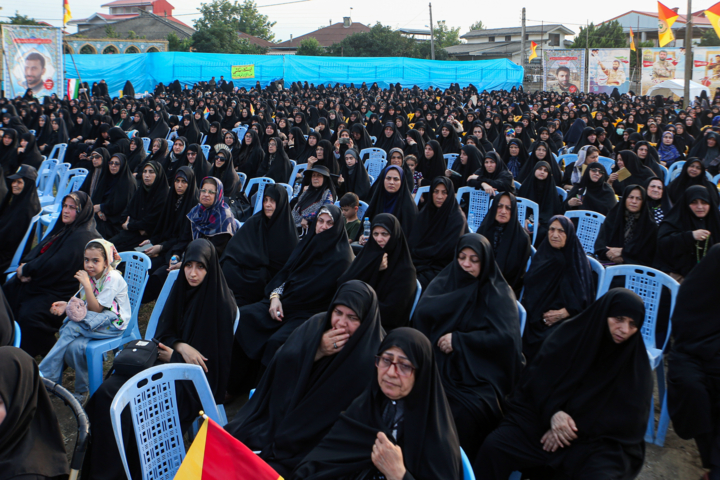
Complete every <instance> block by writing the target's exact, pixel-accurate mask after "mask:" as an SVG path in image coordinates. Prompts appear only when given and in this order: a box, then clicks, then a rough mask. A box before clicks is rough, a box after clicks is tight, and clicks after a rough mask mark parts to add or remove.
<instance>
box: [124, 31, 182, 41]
mask: <svg viewBox="0 0 720 480" xmlns="http://www.w3.org/2000/svg"><path fill="white" fill-rule="evenodd" d="M127 38H128V40H143V39H145V38H146V37H145V35H138V34H137V33H135V32H133V31H132V30H129V31H128V34H127ZM176 38H177V36H176Z"/></svg>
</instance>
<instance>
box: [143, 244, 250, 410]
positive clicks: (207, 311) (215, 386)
mask: <svg viewBox="0 0 720 480" xmlns="http://www.w3.org/2000/svg"><path fill="white" fill-rule="evenodd" d="M191 261H194V262H199V263H201V264H202V265H203V266H204V267H205V270H206V274H205V279H204V280H203V282H202V283H201V284H200V285H198V286H197V287H192V286H190V284H189V283H188V281H187V278H185V265H187V264H188V262H191ZM236 316H237V306H236V304H235V299H234V298H233V294H232V292H231V291H230V288H228V286H227V283H225V277H224V276H223V273H222V270H221V269H220V263H219V262H218V258H217V253H216V251H215V247H214V246H213V244H212V243H210V241H208V240H206V239H204V238H199V239H197V240H193V241H192V242H190V244H189V245H188V247H187V250H186V251H185V256H184V258H183V262H182V266H181V267H180V271H179V273H178V277H177V280H175V283H174V284H173V288H172V290H171V291H170V295H169V297H168V299H167V302H166V303H165V308H163V311H162V313H161V314H160V320H159V321H158V326H157V331H156V332H155V337H156V338H157V339H158V340H159V341H160V342H162V343H163V344H164V345H167V346H172V345H174V344H175V343H176V342H183V343H187V344H188V345H190V346H191V347H193V348H194V349H196V350H197V351H198V352H200V353H201V354H202V355H203V356H204V357H205V358H207V360H206V362H207V366H208V371H207V373H206V374H205V375H206V377H207V380H208V383H209V384H210V389H211V390H212V392H213V397H214V398H215V401H216V402H218V403H221V402H222V401H224V399H225V390H226V386H227V381H228V378H229V376H230V355H231V353H232V343H233V323H234V321H235V317H236ZM171 362H174V363H183V362H184V360H183V357H182V355H180V354H179V353H178V352H177V350H176V351H174V352H173V355H172V359H171Z"/></svg>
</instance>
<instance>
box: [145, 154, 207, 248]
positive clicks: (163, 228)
mask: <svg viewBox="0 0 720 480" xmlns="http://www.w3.org/2000/svg"><path fill="white" fill-rule="evenodd" d="M177 177H183V178H185V181H187V184H188V186H187V189H186V190H185V193H184V194H183V195H182V196H180V195H178V194H177V192H176V191H175V186H174V182H175V180H174V179H173V186H172V187H170V190H169V193H168V196H167V200H166V202H165V205H164V206H163V211H162V213H161V214H160V218H158V221H157V227H156V228H155V229H154V230H153V234H152V235H151V237H150V240H151V242H152V244H153V245H160V244H165V245H167V246H168V247H170V246H172V245H175V243H176V242H177V241H178V239H179V238H180V236H181V235H182V234H183V233H184V232H187V231H188V230H189V229H190V220H188V218H187V214H188V213H189V212H190V210H192V209H193V208H194V207H195V206H196V205H197V204H198V196H199V193H198V188H197V184H196V183H195V174H194V173H193V171H192V169H191V168H190V167H187V166H186V167H180V168H179V169H178V171H177V173H176V174H175V178H177ZM165 245H164V246H163V252H164V253H165V254H166V256H167V253H168V250H169V248H165Z"/></svg>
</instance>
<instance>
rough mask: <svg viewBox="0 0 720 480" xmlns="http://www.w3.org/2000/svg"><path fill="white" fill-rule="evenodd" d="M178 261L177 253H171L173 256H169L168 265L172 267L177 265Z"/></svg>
mask: <svg viewBox="0 0 720 480" xmlns="http://www.w3.org/2000/svg"><path fill="white" fill-rule="evenodd" d="M179 261H180V257H178V256H177V255H173V256H172V257H171V258H170V266H171V267H174V266H175V265H177V263H178V262H179Z"/></svg>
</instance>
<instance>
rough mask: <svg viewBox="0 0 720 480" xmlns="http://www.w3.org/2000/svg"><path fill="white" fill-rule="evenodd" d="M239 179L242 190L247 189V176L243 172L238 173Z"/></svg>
mask: <svg viewBox="0 0 720 480" xmlns="http://www.w3.org/2000/svg"><path fill="white" fill-rule="evenodd" d="M238 178H239V179H240V189H241V190H242V189H243V188H245V182H247V175H246V174H244V173H243V172H238Z"/></svg>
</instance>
